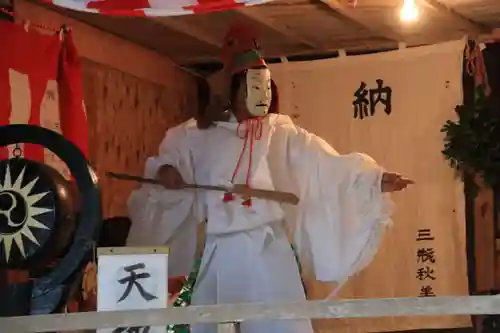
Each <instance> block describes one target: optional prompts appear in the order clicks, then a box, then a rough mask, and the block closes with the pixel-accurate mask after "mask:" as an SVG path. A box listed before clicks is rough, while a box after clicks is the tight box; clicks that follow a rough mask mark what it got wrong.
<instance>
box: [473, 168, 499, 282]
mask: <svg viewBox="0 0 500 333" xmlns="http://www.w3.org/2000/svg"><path fill="white" fill-rule="evenodd" d="M475 182H476V185H477V186H478V187H479V188H478V193H477V196H476V198H475V199H474V238H475V240H474V243H475V245H476V246H475V249H474V252H475V260H476V291H478V292H482V291H486V290H491V289H494V288H495V264H496V254H495V252H496V249H495V245H496V244H495V219H494V212H493V190H492V189H491V188H488V187H485V186H484V181H483V180H482V178H481V177H480V176H476V177H475Z"/></svg>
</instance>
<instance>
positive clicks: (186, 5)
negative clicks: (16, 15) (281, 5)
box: [42, 0, 272, 16]
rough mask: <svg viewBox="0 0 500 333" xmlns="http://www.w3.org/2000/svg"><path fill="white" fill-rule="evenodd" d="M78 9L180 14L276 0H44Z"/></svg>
mask: <svg viewBox="0 0 500 333" xmlns="http://www.w3.org/2000/svg"><path fill="white" fill-rule="evenodd" d="M42 1H43V2H48V3H52V4H54V5H57V6H60V7H64V8H68V9H73V10H77V11H84V12H92V13H100V14H107V15H123V16H178V15H189V14H199V13H207V12H215V11H221V10H231V9H237V8H242V7H246V6H252V5H257V4H262V3H266V2H271V1H272V0H42Z"/></svg>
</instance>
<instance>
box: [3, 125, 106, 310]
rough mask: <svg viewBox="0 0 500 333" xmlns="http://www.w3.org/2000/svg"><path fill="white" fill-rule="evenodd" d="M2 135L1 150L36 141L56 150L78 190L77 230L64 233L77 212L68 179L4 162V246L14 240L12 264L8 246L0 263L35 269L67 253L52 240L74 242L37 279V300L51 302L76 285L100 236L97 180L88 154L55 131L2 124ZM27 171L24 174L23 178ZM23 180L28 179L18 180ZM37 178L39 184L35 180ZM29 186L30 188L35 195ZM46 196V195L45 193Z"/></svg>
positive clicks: (42, 168)
mask: <svg viewBox="0 0 500 333" xmlns="http://www.w3.org/2000/svg"><path fill="white" fill-rule="evenodd" d="M0 133H1V134H2V135H1V136H0V146H7V145H10V144H15V143H32V144H39V145H41V146H43V147H45V148H47V149H49V150H51V151H52V152H54V153H55V154H56V155H57V156H58V157H59V158H60V159H61V160H62V161H63V162H65V163H66V165H67V166H68V168H69V170H70V172H71V175H72V177H73V178H74V179H75V181H76V184H77V187H78V191H79V203H80V204H79V207H80V213H79V214H78V216H77V217H76V222H75V223H74V225H73V226H71V221H70V224H69V225H68V226H65V227H67V228H64V230H66V232H60V230H62V229H61V228H62V225H61V223H62V222H64V220H65V219H64V216H66V215H67V212H68V211H69V210H71V209H72V207H71V205H72V204H73V203H72V202H70V201H67V200H66V198H65V195H66V194H68V192H67V191H68V188H67V186H66V184H65V183H64V181H62V180H61V179H58V177H57V176H54V174H53V173H54V172H56V173H57V171H55V170H54V169H52V168H50V167H48V166H46V165H44V164H40V163H38V162H34V161H28V160H23V159H19V160H17V161H16V159H13V160H9V161H7V162H5V161H3V162H2V163H1V165H0V168H3V169H0V175H3V176H0V184H2V187H1V192H0V195H1V197H0V215H3V216H4V217H3V220H0V224H2V226H0V234H1V236H2V237H3V238H1V239H2V243H3V242H5V239H7V238H6V237H9V240H7V241H8V242H10V239H12V245H9V248H10V252H9V256H8V258H9V259H8V260H7V259H6V258H7V255H6V252H5V250H3V248H4V247H3V246H0V248H2V250H0V251H3V252H0V255H1V256H2V257H1V258H0V265H2V264H3V265H4V266H21V267H30V268H31V267H32V266H30V265H32V264H33V265H34V262H37V261H38V260H41V262H42V261H46V260H52V259H53V258H54V253H57V252H58V251H61V249H60V248H59V249H57V248H54V247H51V246H50V245H51V242H53V241H54V242H55V240H56V239H63V240H64V239H65V238H66V241H67V242H68V238H70V240H69V243H70V244H69V247H68V249H67V251H63V252H65V253H63V254H62V258H60V259H59V260H58V261H57V263H56V265H55V267H53V268H52V269H51V270H50V271H48V272H46V274H44V275H43V276H40V277H38V278H37V279H36V280H35V281H34V286H33V291H32V297H33V302H34V303H37V299H38V300H40V299H42V298H45V299H47V300H48V301H50V299H52V298H51V295H52V296H53V295H56V294H58V293H59V291H60V290H61V288H62V287H64V286H65V285H67V284H70V283H71V282H72V279H74V276H75V273H77V272H78V271H79V270H81V269H82V268H83V267H82V266H83V265H84V264H85V260H86V257H87V256H88V253H89V250H91V248H92V244H93V242H94V240H95V239H96V237H97V234H98V230H99V228H100V226H101V223H102V218H101V209H100V191H99V188H98V186H97V177H96V175H95V173H94V171H93V170H92V169H91V168H90V166H89V163H88V161H87V160H86V158H85V156H84V155H83V153H82V152H81V151H80V150H79V149H78V148H77V147H76V146H75V145H74V144H73V143H71V142H70V141H68V140H66V139H65V138H64V137H63V136H62V135H60V134H58V133H56V132H54V131H51V130H48V129H45V128H42V127H38V126H32V125H8V126H1V127H0ZM7 168H8V169H9V172H10V173H11V174H10V175H9V177H10V179H7ZM2 170H3V172H2ZM23 170H24V174H22V173H23ZM21 174H22V177H21ZM59 176H60V175H59ZM37 177H38V178H37ZM60 177H62V176H60ZM20 178H22V179H21V180H19V181H18V179H20ZM13 179H15V180H13ZM35 179H37V180H36V181H35V182H34V180H35ZM8 181H10V183H9V182H8ZM12 181H14V182H16V181H18V184H16V186H15V187H14V186H13V184H12ZM5 184H7V185H12V186H6V185H5ZM12 187H14V189H12ZM26 187H28V189H30V191H29V193H28V191H27V190H26ZM18 188H21V190H19V189H18ZM23 189H24V190H23ZM26 193H28V194H26ZM43 193H46V194H45V195H42V194H43ZM23 195H24V196H23ZM32 196H36V198H35V197H32ZM35 199H36V200H35ZM35 201H36V202H35ZM0 218H1V217H0ZM30 219H31V220H30ZM32 220H36V222H33V221H32ZM28 221H29V224H30V225H31V227H30V228H29V229H30V230H29V231H27V227H26V226H27V225H28ZM9 222H10V223H9ZM34 225H36V226H37V227H38V228H37V227H34ZM42 225H43V226H42ZM68 228H69V230H71V228H76V229H75V231H74V233H72V232H69V233H68V232H67V230H68ZM58 230H59V231H58ZM30 233H31V234H33V237H31V234H30ZM12 235H15V236H12ZM18 235H22V236H23V238H22V239H23V240H24V244H23V250H24V253H23V251H22V250H21V249H19V247H18V246H17V244H16V245H14V242H19V240H17V241H16V239H19V238H16V237H17V236H18ZM26 235H28V236H26ZM33 239H34V240H35V241H34V240H33ZM63 243H64V242H63ZM49 253H50V254H49ZM37 259H38V260H37ZM57 298H59V297H56V298H55V299H54V300H53V302H56V301H57ZM44 309H47V310H46V311H45V310H43V309H41V310H40V311H41V312H38V313H49V312H50V311H52V310H53V309H54V304H47V305H46V306H45V308H44Z"/></svg>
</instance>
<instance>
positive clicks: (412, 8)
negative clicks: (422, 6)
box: [399, 0, 419, 23]
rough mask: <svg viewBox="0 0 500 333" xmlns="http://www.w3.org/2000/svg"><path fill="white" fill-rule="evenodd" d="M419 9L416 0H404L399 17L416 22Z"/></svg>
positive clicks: (404, 20)
mask: <svg viewBox="0 0 500 333" xmlns="http://www.w3.org/2000/svg"><path fill="white" fill-rule="evenodd" d="M418 15H419V11H418V7H417V4H416V3H415V0H404V2H403V6H402V7H401V11H400V12H399V17H400V19H401V21H403V22H408V23H409V22H414V21H416V20H417V19H418Z"/></svg>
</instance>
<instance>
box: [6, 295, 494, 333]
mask: <svg viewBox="0 0 500 333" xmlns="http://www.w3.org/2000/svg"><path fill="white" fill-rule="evenodd" d="M468 314H471V315H479V314H500V296H459V297H424V298H387V299H359V300H342V301H302V302H292V303H285V304H266V303H251V304H230V305H211V306H189V307H186V308H167V309H159V310H133V311H116V312H115V311H106V312H86V313H70V314H53V315H39V316H26V317H11V318H0V327H2V331H5V332H9V333H21V332H22V333H25V332H54V331H63V330H65V331H70V330H84V329H96V328H113V327H118V326H121V327H123V326H166V325H170V324H194V323H221V322H222V323H229V322H241V321H245V320H263V319H304V318H367V317H386V316H435V315H468Z"/></svg>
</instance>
